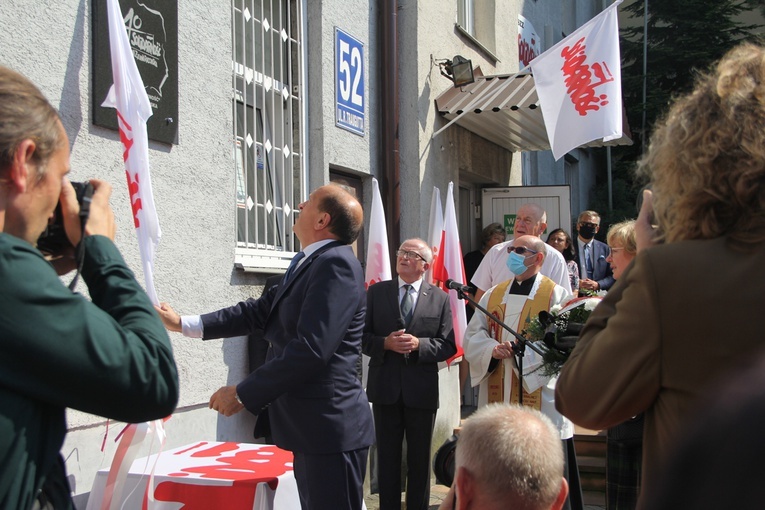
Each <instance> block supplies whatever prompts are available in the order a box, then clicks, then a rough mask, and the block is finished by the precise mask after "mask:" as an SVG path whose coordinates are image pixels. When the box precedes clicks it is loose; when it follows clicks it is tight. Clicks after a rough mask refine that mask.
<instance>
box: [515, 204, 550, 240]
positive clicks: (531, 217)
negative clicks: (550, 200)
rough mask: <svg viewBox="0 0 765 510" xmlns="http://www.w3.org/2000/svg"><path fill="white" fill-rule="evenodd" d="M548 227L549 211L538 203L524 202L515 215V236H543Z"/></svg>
mask: <svg viewBox="0 0 765 510" xmlns="http://www.w3.org/2000/svg"><path fill="white" fill-rule="evenodd" d="M545 229H547V213H546V212H545V210H544V209H542V207H540V206H539V205H537V204H523V205H522V206H521V207H520V208H519V209H518V212H517V213H516V215H515V228H514V229H513V237H514V238H515V239H518V238H519V237H520V236H524V235H530V236H537V237H539V236H541V235H542V233H543V232H544V231H545Z"/></svg>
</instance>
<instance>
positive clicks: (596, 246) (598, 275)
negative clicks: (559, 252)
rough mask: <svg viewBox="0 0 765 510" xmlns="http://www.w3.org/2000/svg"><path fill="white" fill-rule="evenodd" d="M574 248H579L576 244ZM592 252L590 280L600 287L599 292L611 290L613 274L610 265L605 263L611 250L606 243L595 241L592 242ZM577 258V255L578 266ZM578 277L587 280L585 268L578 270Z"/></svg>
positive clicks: (577, 259)
mask: <svg viewBox="0 0 765 510" xmlns="http://www.w3.org/2000/svg"><path fill="white" fill-rule="evenodd" d="M576 246H579V243H578V242H577V243H576ZM592 251H593V257H592V258H593V266H592V279H593V280H595V281H596V282H598V285H599V286H600V290H608V289H610V288H611V286H613V284H614V281H615V280H614V276H613V273H612V272H611V265H610V264H609V263H608V262H606V258H607V257H608V255H609V254H610V253H611V248H609V247H608V245H607V244H606V243H604V242H601V241H598V240H597V239H595V240H593V241H592ZM579 257H580V255H579V254H578V253H577V255H576V263H577V264H579ZM580 265H581V264H580ZM579 276H580V277H582V278H587V268H586V267H580V268H579Z"/></svg>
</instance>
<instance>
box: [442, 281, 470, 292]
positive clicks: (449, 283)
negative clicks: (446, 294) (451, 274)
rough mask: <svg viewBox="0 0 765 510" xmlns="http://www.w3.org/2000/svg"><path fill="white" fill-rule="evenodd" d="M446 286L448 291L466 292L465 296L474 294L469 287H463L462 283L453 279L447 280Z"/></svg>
mask: <svg viewBox="0 0 765 510" xmlns="http://www.w3.org/2000/svg"><path fill="white" fill-rule="evenodd" d="M444 285H446V288H447V289H452V290H459V291H462V292H464V293H465V294H472V292H473V289H471V288H470V287H469V286H468V285H462V284H461V283H460V282H455V281H454V280H452V279H451V278H450V279H448V280H446V281H445V282H444Z"/></svg>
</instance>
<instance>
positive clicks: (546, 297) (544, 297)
mask: <svg viewBox="0 0 765 510" xmlns="http://www.w3.org/2000/svg"><path fill="white" fill-rule="evenodd" d="M538 278H542V280H541V281H540V282H539V287H538V288H537V292H536V294H535V295H534V299H526V302H525V303H524V305H523V309H522V310H521V314H520V317H519V320H518V329H520V330H523V329H524V328H525V327H526V325H527V324H528V323H529V322H530V321H531V318H532V317H536V316H537V315H539V312H541V311H542V310H544V311H548V310H549V309H550V299H551V298H552V294H553V291H554V290H555V282H553V281H552V280H550V279H549V278H545V277H543V276H542V275H539V276H538ZM512 282H513V280H508V281H506V282H502V283H500V284H499V285H497V287H496V288H495V289H494V290H493V291H492V293H491V296H489V306H488V310H489V312H491V314H492V315H493V316H495V317H497V318H498V319H499V320H501V321H503V322H504V319H505V305H504V304H503V303H502V300H503V298H504V297H505V294H506V293H507V289H508V287H509V286H510V284H511V283H512ZM488 321H489V335H490V336H491V337H492V338H493V339H495V340H496V341H497V342H499V343H501V342H502V333H503V329H502V326H500V325H499V324H497V323H496V322H494V321H493V320H491V319H488ZM512 377H513V381H512V384H511V390H510V391H511V395H510V403H511V404H517V403H518V402H519V401H520V398H519V395H518V389H519V388H521V382H520V380H519V378H518V375H517V374H516V373H515V372H514V371H513V372H512ZM487 386H488V389H489V392H488V395H487V397H488V402H489V403H492V402H504V401H505V394H504V393H505V391H504V390H505V364H504V362H503V360H500V363H499V365H498V366H497V368H496V369H495V370H494V372H492V373H491V374H490V375H489V380H488V385H487ZM522 391H523V405H524V406H528V407H533V408H535V409H537V410H541V407H542V388H537V390H536V391H533V392H531V393H527V392H526V390H522Z"/></svg>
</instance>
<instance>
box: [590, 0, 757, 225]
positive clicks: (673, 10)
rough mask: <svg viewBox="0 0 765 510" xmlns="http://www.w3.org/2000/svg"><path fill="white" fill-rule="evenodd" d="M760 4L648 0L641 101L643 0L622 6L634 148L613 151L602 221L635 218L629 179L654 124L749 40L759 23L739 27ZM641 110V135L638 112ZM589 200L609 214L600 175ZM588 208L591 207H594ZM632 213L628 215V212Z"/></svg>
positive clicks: (603, 178)
mask: <svg viewBox="0 0 765 510" xmlns="http://www.w3.org/2000/svg"><path fill="white" fill-rule="evenodd" d="M763 3H765V0H748V3H747V2H746V1H744V0H649V1H648V23H647V33H648V63H647V73H646V75H645V78H646V101H645V104H644V103H643V76H644V73H643V37H644V26H643V13H644V9H645V3H644V0H636V1H635V2H632V3H625V4H622V8H623V9H624V11H625V12H627V13H629V15H630V18H631V19H630V23H625V24H624V25H625V26H623V27H622V30H621V39H620V45H621V53H622V93H623V97H624V105H625V107H626V109H627V118H628V120H629V125H630V128H631V131H632V139H633V141H634V144H633V145H632V146H629V147H617V148H614V149H613V151H612V154H613V179H614V186H613V187H614V194H613V200H614V211H613V213H612V214H606V215H605V217H604V220H605V221H606V222H609V223H611V222H616V221H620V220H622V219H624V217H625V215H626V217H634V216H635V213H634V211H635V199H636V197H637V193H638V191H639V189H640V187H641V186H642V184H643V183H636V182H635V181H634V177H633V176H634V168H635V164H636V162H637V160H638V159H639V157H640V155H641V153H642V150H643V143H642V142H643V136H646V144H645V146H646V147H647V145H648V142H647V140H648V138H649V137H650V134H651V131H652V129H653V126H654V124H655V123H656V122H657V121H658V120H660V119H661V117H662V116H663V115H664V114H665V113H666V111H667V108H668V106H669V104H670V103H671V101H672V99H673V98H674V97H676V96H678V95H680V94H683V93H685V92H687V91H689V90H691V89H692V88H693V84H694V80H695V79H696V76H697V75H698V72H699V71H705V70H707V69H708V68H709V67H710V66H711V65H712V64H713V63H714V62H715V61H717V60H719V59H720V57H722V56H723V55H724V54H725V52H727V51H728V50H729V49H731V48H732V47H733V46H735V45H736V44H737V43H739V42H741V41H743V40H749V39H752V38H754V37H755V36H754V35H753V34H754V33H756V32H757V31H758V29H761V28H762V27H761V26H760V25H756V24H751V23H743V22H741V21H739V20H741V19H751V17H750V16H745V14H746V12H747V11H748V9H752V8H760V7H762V4H763ZM644 109H645V118H646V122H645V132H643V110H644ZM597 182H598V185H597V189H596V192H595V197H594V199H595V200H594V202H595V203H597V207H599V208H600V209H599V210H601V211H607V210H608V202H607V200H608V198H607V178H606V175H605V171H604V172H603V174H602V175H599V176H598V180H597ZM595 203H594V204H593V206H595V205H596V204H595ZM630 212H631V213H630Z"/></svg>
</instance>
